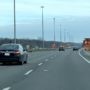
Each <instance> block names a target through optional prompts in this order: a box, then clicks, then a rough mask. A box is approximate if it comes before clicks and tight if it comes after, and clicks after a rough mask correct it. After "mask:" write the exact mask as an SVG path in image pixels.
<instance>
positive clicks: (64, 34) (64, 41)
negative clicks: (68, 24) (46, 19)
mask: <svg viewBox="0 0 90 90" xmlns="http://www.w3.org/2000/svg"><path fill="white" fill-rule="evenodd" d="M64 42H66V31H65V29H64Z"/></svg>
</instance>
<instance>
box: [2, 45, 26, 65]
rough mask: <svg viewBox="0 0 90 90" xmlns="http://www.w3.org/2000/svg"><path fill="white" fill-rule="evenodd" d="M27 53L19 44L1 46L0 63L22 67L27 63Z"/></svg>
mask: <svg viewBox="0 0 90 90" xmlns="http://www.w3.org/2000/svg"><path fill="white" fill-rule="evenodd" d="M27 60H28V53H27V51H26V50H25V49H24V48H23V46H22V45H20V44H3V45H1V46H0V62H1V63H3V64H5V63H10V62H17V63H18V64H20V65H22V64H24V63H27Z"/></svg>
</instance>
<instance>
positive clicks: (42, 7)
mask: <svg viewBox="0 0 90 90" xmlns="http://www.w3.org/2000/svg"><path fill="white" fill-rule="evenodd" d="M41 9H42V41H43V43H42V47H43V48H44V20H43V9H44V6H41Z"/></svg>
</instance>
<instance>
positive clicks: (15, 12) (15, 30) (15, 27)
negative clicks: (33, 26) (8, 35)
mask: <svg viewBox="0 0 90 90" xmlns="http://www.w3.org/2000/svg"><path fill="white" fill-rule="evenodd" d="M14 43H16V1H15V0H14Z"/></svg>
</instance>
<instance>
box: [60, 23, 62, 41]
mask: <svg viewBox="0 0 90 90" xmlns="http://www.w3.org/2000/svg"><path fill="white" fill-rule="evenodd" d="M60 42H62V31H61V24H60Z"/></svg>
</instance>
